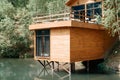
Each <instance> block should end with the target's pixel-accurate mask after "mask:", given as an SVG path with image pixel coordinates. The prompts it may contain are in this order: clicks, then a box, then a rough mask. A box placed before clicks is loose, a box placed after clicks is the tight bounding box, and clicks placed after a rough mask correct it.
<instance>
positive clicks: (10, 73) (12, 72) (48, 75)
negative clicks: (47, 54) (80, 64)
mask: <svg viewBox="0 0 120 80" xmlns="http://www.w3.org/2000/svg"><path fill="white" fill-rule="evenodd" d="M0 80H120V75H118V74H105V73H104V74H102V73H87V72H85V71H77V72H76V73H72V75H71V76H69V74H67V73H66V72H64V71H60V72H53V71H52V70H51V69H44V68H43V67H42V66H41V65H40V64H39V62H37V61H34V60H33V59H0Z"/></svg>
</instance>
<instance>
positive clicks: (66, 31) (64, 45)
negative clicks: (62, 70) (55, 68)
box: [50, 28, 70, 62]
mask: <svg viewBox="0 0 120 80" xmlns="http://www.w3.org/2000/svg"><path fill="white" fill-rule="evenodd" d="M50 44H51V45H50V55H51V56H50V60H51V61H59V62H70V28H54V29H51V36H50Z"/></svg>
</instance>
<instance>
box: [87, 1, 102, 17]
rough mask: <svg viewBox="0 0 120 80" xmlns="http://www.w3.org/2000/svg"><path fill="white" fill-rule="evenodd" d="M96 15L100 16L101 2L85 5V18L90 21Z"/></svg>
mask: <svg viewBox="0 0 120 80" xmlns="http://www.w3.org/2000/svg"><path fill="white" fill-rule="evenodd" d="M97 15H100V16H102V9H101V2H96V3H90V4H87V17H88V18H89V19H92V18H95V16H97Z"/></svg>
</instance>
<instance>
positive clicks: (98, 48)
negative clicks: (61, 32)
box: [70, 28, 113, 62]
mask: <svg viewBox="0 0 120 80" xmlns="http://www.w3.org/2000/svg"><path fill="white" fill-rule="evenodd" d="M70 35H71V37H70V39H71V41H70V59H71V62H76V61H84V60H94V59H100V58H104V55H105V54H104V53H105V51H106V50H107V49H108V48H109V47H110V45H111V44H112V42H113V40H112V39H111V37H109V36H108V35H106V33H105V31H104V30H94V29H84V28H71V29H70ZM105 35H106V36H105ZM106 38H107V39H106ZM106 41H107V43H106Z"/></svg>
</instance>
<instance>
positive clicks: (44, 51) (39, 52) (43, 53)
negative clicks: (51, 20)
mask: <svg viewBox="0 0 120 80" xmlns="http://www.w3.org/2000/svg"><path fill="white" fill-rule="evenodd" d="M36 56H39V57H49V56H50V30H37V31H36Z"/></svg>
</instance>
